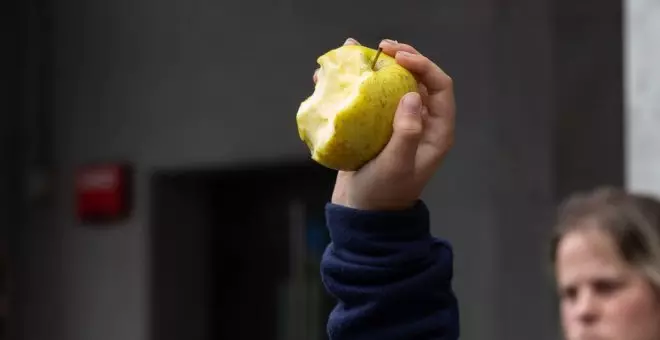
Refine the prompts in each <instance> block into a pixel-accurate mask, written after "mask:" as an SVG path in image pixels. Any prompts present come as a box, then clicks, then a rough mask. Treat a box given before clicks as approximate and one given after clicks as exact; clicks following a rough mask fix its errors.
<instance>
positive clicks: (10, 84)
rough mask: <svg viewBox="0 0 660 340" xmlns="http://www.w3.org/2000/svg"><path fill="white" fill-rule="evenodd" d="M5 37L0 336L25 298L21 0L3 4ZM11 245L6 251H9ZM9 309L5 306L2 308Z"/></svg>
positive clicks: (0, 91) (0, 94) (0, 98)
mask: <svg viewBox="0 0 660 340" xmlns="http://www.w3.org/2000/svg"><path fill="white" fill-rule="evenodd" d="M2 12H3V14H4V15H3V20H2V29H0V32H1V33H0V37H2V41H3V42H4V43H3V45H4V47H5V48H3V53H2V54H1V55H2V56H1V57H0V61H1V65H2V66H0V67H1V68H2V74H3V76H2V77H1V78H0V164H2V166H0V246H1V248H2V250H3V252H2V256H3V257H4V256H6V258H2V261H3V262H4V264H6V266H3V267H4V268H3V271H5V272H4V273H3V275H2V277H0V279H2V280H3V282H2V283H0V287H2V289H1V290H0V294H2V295H3V298H4V297H5V296H7V297H8V298H9V301H7V302H8V305H7V309H6V312H7V313H6V314H5V313H2V315H0V318H1V319H2V320H1V321H0V322H1V323H2V329H0V338H5V336H6V337H8V338H18V337H17V336H18V335H19V334H18V333H17V332H16V327H14V326H15V325H16V324H17V320H15V318H14V316H15V315H18V313H17V311H18V308H20V303H15V301H14V300H13V297H14V296H16V295H18V293H20V289H21V281H20V277H21V275H20V273H21V268H22V261H21V260H22V259H23V254H22V251H21V249H22V247H21V245H22V244H21V242H20V238H19V232H20V230H21V227H22V226H23V225H24V222H25V220H24V205H23V203H24V198H23V191H22V189H23V188H22V185H21V184H22V183H23V174H24V172H23V166H24V164H25V157H24V149H23V146H24V144H23V141H24V140H25V136H24V134H23V129H22V114H23V113H24V112H23V111H24V110H23V105H22V104H23V103H22V101H21V97H22V96H23V92H22V85H23V78H22V72H23V69H24V68H25V67H26V65H25V63H24V51H25V42H26V31H25V25H26V15H25V14H26V10H25V4H24V2H21V1H10V2H8V3H6V4H4V6H3V11H2ZM5 250H6V251H5ZM7 294H8V295H7ZM3 312H5V311H3Z"/></svg>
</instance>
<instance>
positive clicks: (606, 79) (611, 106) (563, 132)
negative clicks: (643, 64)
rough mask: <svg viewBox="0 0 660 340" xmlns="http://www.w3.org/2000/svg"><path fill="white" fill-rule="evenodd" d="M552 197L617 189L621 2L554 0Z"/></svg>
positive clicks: (620, 157) (619, 176) (621, 165)
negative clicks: (606, 187)
mask: <svg viewBox="0 0 660 340" xmlns="http://www.w3.org/2000/svg"><path fill="white" fill-rule="evenodd" d="M555 6H556V13H555V17H554V29H555V46H556V47H555V54H554V56H555V60H554V64H555V79H556V82H555V94H556V102H557V117H558V125H557V130H556V131H555V134H556V139H555V140H556V149H555V151H556V160H557V162H556V172H557V194H558V199H562V198H564V197H565V196H567V195H569V194H570V193H571V192H573V191H575V190H584V189H590V188H593V187H594V186H598V185H604V184H608V185H616V186H622V185H623V181H624V151H623V150H624V144H623V143H624V140H623V129H624V126H623V121H624V117H623V39H622V36H623V34H622V3H621V0H602V1H598V2H597V4H596V3H594V2H589V1H571V0H557V1H555Z"/></svg>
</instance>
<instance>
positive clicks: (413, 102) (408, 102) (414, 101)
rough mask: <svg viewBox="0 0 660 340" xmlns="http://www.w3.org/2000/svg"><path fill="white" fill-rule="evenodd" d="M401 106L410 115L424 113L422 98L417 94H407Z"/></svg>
mask: <svg viewBox="0 0 660 340" xmlns="http://www.w3.org/2000/svg"><path fill="white" fill-rule="evenodd" d="M401 106H402V107H403V109H404V110H406V112H408V113H411V114H419V113H420V112H421V111H422V98H421V97H420V96H419V93H417V92H410V93H407V94H406V95H405V96H403V102H402V103H401Z"/></svg>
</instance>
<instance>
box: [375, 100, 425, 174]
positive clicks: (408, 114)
mask: <svg viewBox="0 0 660 340" xmlns="http://www.w3.org/2000/svg"><path fill="white" fill-rule="evenodd" d="M422 128H423V126H422V98H421V97H420V95H419V93H417V92H410V93H407V94H406V95H404V96H403V98H401V101H400V102H399V107H398V108H397V110H396V114H395V116H394V126H393V129H394V131H393V133H392V138H391V139H390V141H389V143H387V146H385V149H384V150H383V156H384V157H386V158H387V159H388V163H389V162H391V163H393V164H391V165H394V166H401V165H402V164H405V165H413V164H414V162H415V155H416V154H417V146H418V145H419V141H420V139H421V137H422Z"/></svg>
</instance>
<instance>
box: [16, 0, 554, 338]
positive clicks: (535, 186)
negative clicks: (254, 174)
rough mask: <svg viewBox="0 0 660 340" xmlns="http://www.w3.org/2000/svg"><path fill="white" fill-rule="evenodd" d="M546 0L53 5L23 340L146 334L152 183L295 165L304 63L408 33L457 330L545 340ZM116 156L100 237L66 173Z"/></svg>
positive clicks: (549, 89) (549, 125) (549, 80)
mask: <svg viewBox="0 0 660 340" xmlns="http://www.w3.org/2000/svg"><path fill="white" fill-rule="evenodd" d="M551 3H552V2H551V1H549V0H533V1H530V0H515V1H514V0H512V1H495V0H467V1H458V0H452V1H445V2H437V1H434V2H431V1H427V2H419V3H417V5H415V6H405V7H400V3H394V2H382V1H381V2H378V3H376V2H370V1H368V2H360V4H359V5H358V4H357V3H355V2H349V1H348V0H340V1H335V2H333V6H331V7H327V8H324V9H323V11H319V10H318V9H316V8H313V7H312V5H313V4H312V3H309V2H307V1H299V0H296V1H293V0H292V1H290V2H287V3H277V2H275V3H272V2H270V3H269V2H264V1H257V0H251V1H242V2H238V1H236V2H228V1H224V2H222V1H216V2H208V1H202V0H192V1H187V2H176V1H171V0H165V1H158V2H154V1H150V0H139V1H134V0H130V1H129V0H119V1H114V2H102V1H97V0H88V1H82V0H63V1H58V2H57V7H56V9H55V18H56V19H55V25H54V34H55V46H56V50H55V59H54V61H55V69H54V72H55V73H54V81H53V84H52V89H53V90H54V93H53V98H54V103H53V108H54V112H53V120H54V122H55V125H54V129H55V130H54V133H55V138H54V156H55V158H56V160H57V162H56V176H57V181H56V192H57V199H56V200H55V202H56V207H55V209H54V216H55V221H56V224H55V225H51V224H47V223H42V224H37V225H33V226H32V227H31V228H32V229H33V230H32V233H31V234H30V235H31V236H30V240H29V242H28V244H29V245H28V248H29V249H39V251H38V252H37V251H34V252H32V253H33V254H35V255H34V256H33V258H31V259H30V266H29V272H30V273H29V274H28V275H29V277H35V278H39V279H40V280H45V281H47V282H49V283H50V284H48V285H45V286H38V285H34V286H31V287H30V289H31V290H30V289H28V290H27V291H26V293H25V297H24V299H26V300H27V299H28V296H29V295H30V293H31V292H37V291H38V292H39V293H38V294H39V295H38V296H40V297H42V299H37V300H34V299H30V300H29V301H31V302H30V303H28V304H27V305H26V306H27V307H26V311H25V314H24V315H26V316H29V323H28V322H26V323H25V325H24V328H23V332H24V335H25V337H24V338H25V339H41V338H43V334H48V335H49V337H50V338H51V339H66V340H82V339H94V340H111V339H125V340H143V339H144V340H146V339H149V336H150V330H149V329H148V325H149V322H148V321H149V315H148V311H149V308H148V304H149V301H148V296H149V294H148V293H149V292H148V287H149V286H150V278H149V275H148V273H149V263H150V259H149V253H150V249H149V239H148V235H149V231H148V228H147V225H148V222H149V216H147V212H148V210H149V202H150V200H149V197H148V188H147V185H148V182H149V176H150V174H151V173H152V172H153V171H154V170H155V169H158V168H162V167H169V168H172V167H187V168H195V167H200V166H223V165H226V164H230V163H233V162H244V161H253V160H260V161H268V160H275V159H279V158H301V159H302V158H305V157H307V153H306V152H307V150H306V149H305V148H304V145H303V144H302V143H301V142H300V141H299V140H298V137H297V133H296V128H295V120H294V114H295V110H296V109H297V105H298V103H299V102H300V101H301V100H302V99H303V98H304V97H305V96H307V95H308V94H310V93H311V90H312V85H311V73H312V71H313V69H314V67H315V64H314V60H315V59H316V57H317V56H318V55H319V54H321V53H322V52H324V51H325V50H326V49H328V48H331V47H333V46H336V45H338V44H341V43H342V42H343V39H345V38H346V37H347V36H353V37H355V38H358V39H360V40H362V41H363V42H368V43H372V44H374V43H376V42H377V41H378V39H379V38H383V37H390V38H395V39H399V40H404V41H410V42H412V43H413V44H415V45H416V46H417V47H419V49H420V50H422V51H424V52H425V53H426V54H428V55H429V56H430V57H431V58H433V59H434V60H437V61H438V62H439V63H440V64H441V65H442V66H443V68H445V69H446V71H447V72H448V73H450V74H451V75H452V76H453V78H454V79H455V80H456V87H457V90H456V92H457V98H458V107H459V117H458V129H459V130H458V135H457V144H456V148H455V149H454V150H453V151H452V153H451V155H450V156H449V158H448V159H447V161H446V164H445V166H444V167H443V168H442V170H441V171H440V172H439V173H438V176H436V178H435V179H434V180H433V182H432V183H431V185H430V186H429V188H428V189H427V191H426V192H425V197H424V198H425V199H426V201H427V203H428V204H429V206H430V207H431V209H432V213H433V232H434V233H435V234H437V235H440V236H444V237H447V238H449V239H450V240H451V241H452V242H453V243H454V245H455V251H456V281H455V287H456V291H457V293H458V294H459V296H460V299H461V300H460V301H461V311H462V322H463V334H464V336H463V338H464V339H507V340H510V339H540V340H543V339H554V338H555V336H554V331H555V329H556V325H555V323H554V314H553V313H554V310H553V307H552V298H551V297H552V293H551V290H550V289H551V287H550V286H549V285H548V282H549V277H548V276H546V271H545V269H546V268H545V267H544V264H545V262H544V258H543V257H542V256H543V255H544V253H543V251H544V248H543V245H544V241H545V239H546V236H547V233H548V229H547V227H548V225H549V223H550V216H551V213H552V209H553V207H554V205H555V203H556V202H555V201H556V199H557V197H556V192H555V188H556V184H557V182H558V179H557V178H556V171H555V170H556V169H555V167H556V163H557V158H556V157H555V154H554V150H555V144H554V142H555V140H556V138H557V135H556V133H557V130H556V128H555V125H554V124H555V120H556V117H555V116H554V112H555V102H556V97H555V94H556V91H557V87H556V86H555V85H556V83H555V82H556V80H555V79H554V77H553V70H554V68H555V61H554V58H553V55H554V54H553V53H554V51H555V48H556V46H555V44H554V40H553V39H554V28H555V22H556V18H555V17H553V16H552V15H550V14H549V13H553V10H554V9H553V8H550V4H551ZM388 4H389V6H388ZM514 5H516V6H514ZM393 8H395V9H396V10H393ZM347 9H350V10H347ZM527 14H529V15H527ZM340 19H341V21H343V23H340ZM124 159H126V160H130V161H133V162H135V164H136V165H137V174H136V176H137V192H136V195H137V197H136V203H137V207H136V211H135V213H134V215H133V216H132V217H131V219H130V220H129V221H128V222H126V223H124V224H122V225H119V226H117V227H116V228H113V229H110V230H96V229H93V228H87V227H85V226H82V225H79V224H78V223H76V221H75V220H74V216H73V213H72V212H73V201H72V195H73V192H72V171H73V170H74V169H75V167H76V166H77V165H79V164H83V163H86V162H90V161H97V160H124ZM182 227H185V226H182ZM40 301H41V302H43V301H47V302H49V304H48V306H47V310H48V311H49V313H44V312H43V311H44V306H43V305H42V304H40V303H39V302H40Z"/></svg>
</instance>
